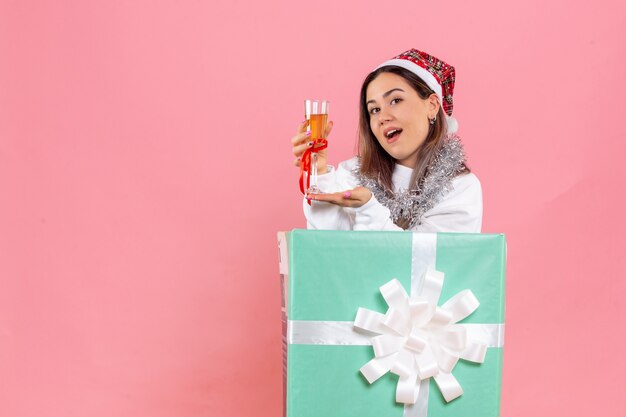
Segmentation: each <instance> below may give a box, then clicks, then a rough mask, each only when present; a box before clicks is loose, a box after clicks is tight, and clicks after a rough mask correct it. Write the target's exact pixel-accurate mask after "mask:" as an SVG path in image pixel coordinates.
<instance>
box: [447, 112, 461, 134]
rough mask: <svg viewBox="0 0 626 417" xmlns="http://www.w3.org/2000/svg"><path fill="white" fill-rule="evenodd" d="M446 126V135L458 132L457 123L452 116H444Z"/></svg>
mask: <svg viewBox="0 0 626 417" xmlns="http://www.w3.org/2000/svg"><path fill="white" fill-rule="evenodd" d="M446 125H447V127H448V134H450V135H451V134H454V133H456V132H458V131H459V122H457V121H456V119H455V118H454V117H452V116H446Z"/></svg>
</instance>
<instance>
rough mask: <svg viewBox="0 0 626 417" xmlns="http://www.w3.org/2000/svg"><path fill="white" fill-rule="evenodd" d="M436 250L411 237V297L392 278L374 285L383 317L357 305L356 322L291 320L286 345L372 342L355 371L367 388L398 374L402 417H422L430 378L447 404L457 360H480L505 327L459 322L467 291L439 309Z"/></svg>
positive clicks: (453, 392) (457, 390)
mask: <svg viewBox="0 0 626 417" xmlns="http://www.w3.org/2000/svg"><path fill="white" fill-rule="evenodd" d="M436 247H437V235H436V234H434V233H413V256H412V268H411V297H409V296H408V295H407V294H406V292H405V290H404V288H403V287H402V285H401V284H400V282H399V281H397V280H395V279H393V280H391V281H389V282H388V283H387V284H385V285H383V286H382V287H380V291H381V293H382V295H383V297H384V299H385V301H386V302H387V304H388V305H389V309H388V310H387V313H386V314H382V313H379V312H376V311H372V310H367V309H364V308H359V310H358V311H357V317H356V319H355V321H354V322H350V321H300V320H289V321H288V323H287V343H289V344H319V345H372V346H373V347H374V355H375V357H374V359H372V360H371V361H369V362H368V363H367V364H365V365H364V366H363V367H362V368H361V372H362V374H363V376H365V378H366V379H367V380H368V381H369V382H370V383H372V382H374V381H376V380H377V379H378V378H380V377H381V376H382V375H384V374H385V373H387V372H389V371H391V372H392V373H395V374H397V375H398V376H399V381H398V385H397V387H396V401H397V402H400V403H404V404H405V407H404V416H405V417H426V416H427V412H428V411H427V409H428V396H429V379H430V378H431V377H432V378H433V379H434V380H435V383H436V384H437V386H438V387H439V389H440V390H441V392H442V394H443V396H444V399H445V400H446V401H451V400H453V399H454V398H457V397H458V396H460V395H461V394H462V393H463V389H462V388H461V386H460V384H459V382H458V381H457V379H456V378H455V377H454V376H453V375H452V370H453V368H454V366H455V365H456V363H457V361H458V360H459V359H465V360H469V361H473V362H482V361H483V360H484V357H485V353H486V349H487V348H488V347H502V346H503V345H504V324H474V323H467V324H465V323H464V324H459V323H457V322H458V321H460V320H463V319H464V318H465V317H467V316H469V315H470V314H471V313H472V312H473V311H475V310H476V308H478V305H479V303H478V300H477V299H476V297H475V296H474V295H473V293H472V292H471V291H470V290H465V291H461V292H459V293H458V294H456V295H455V296H453V297H452V298H450V299H449V300H448V301H447V302H446V303H444V304H443V305H442V306H437V303H438V302H439V297H440V294H441V288H442V287H443V280H444V276H443V273H441V272H438V271H435V270H434V266H435V261H436ZM355 327H356V328H357V329H355ZM376 334H378V336H376Z"/></svg>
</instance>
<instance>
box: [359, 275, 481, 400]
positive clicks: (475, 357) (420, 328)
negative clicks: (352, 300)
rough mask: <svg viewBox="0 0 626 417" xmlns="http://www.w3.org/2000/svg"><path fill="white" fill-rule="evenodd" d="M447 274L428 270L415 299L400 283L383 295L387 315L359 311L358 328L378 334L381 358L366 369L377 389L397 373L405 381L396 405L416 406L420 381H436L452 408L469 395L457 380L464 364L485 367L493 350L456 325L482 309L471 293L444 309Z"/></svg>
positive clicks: (374, 341)
mask: <svg viewBox="0 0 626 417" xmlns="http://www.w3.org/2000/svg"><path fill="white" fill-rule="evenodd" d="M443 281H444V274H443V273H442V272H438V271H435V270H434V269H432V268H429V269H427V271H426V274H425V277H424V280H423V285H422V291H421V293H420V295H418V296H414V297H411V298H409V296H408V295H407V293H406V292H405V290H404V287H402V284H400V282H399V281H398V280H397V279H395V278H394V279H392V280H391V281H389V282H388V283H386V284H385V285H383V286H382V287H380V292H381V294H382V295H383V298H384V299H385V301H386V302H387V304H388V305H389V309H388V310H387V313H386V314H381V313H379V312H377V311H372V310H368V309H366V308H359V309H358V312H357V315H356V319H355V320H354V327H356V328H359V329H362V330H367V331H370V332H373V333H377V334H378V336H374V337H373V338H372V346H373V347H374V355H375V358H374V359H372V360H371V361H369V362H368V363H366V364H365V365H364V366H363V367H362V368H361V373H362V374H363V376H364V377H365V379H367V380H368V382H369V383H370V384H371V383H373V382H374V381H376V380H377V379H378V378H380V377H381V376H383V375H384V374H386V373H387V372H392V373H394V374H396V375H398V376H399V377H400V379H399V381H398V385H397V387H396V402H399V403H404V404H415V401H416V400H417V396H418V394H419V388H420V381H422V380H427V379H428V378H431V377H432V378H434V379H435V382H436V383H437V386H438V387H439V390H440V391H441V393H442V394H443V397H444V399H445V400H446V401H447V402H449V401H452V400H454V399H455V398H457V397H459V396H460V395H461V394H463V389H462V388H461V384H459V382H458V381H457V379H456V378H455V377H454V375H453V374H452V370H453V369H454V367H455V366H456V364H457V362H458V360H459V359H465V360H468V361H472V362H477V363H482V362H484V360H485V354H486V352H487V344H486V343H481V342H479V341H476V340H472V339H470V338H468V336H467V331H466V329H465V327H464V326H463V325H461V324H456V323H457V322H458V321H460V320H463V319H464V318H466V317H467V316H469V315H470V314H472V313H473V312H474V311H475V310H476V309H477V308H478V306H479V305H480V303H479V302H478V299H476V297H475V296H474V294H473V293H472V291H471V290H464V291H461V292H459V293H457V294H456V295H455V296H453V297H452V298H450V299H449V300H448V301H447V302H446V303H444V304H443V305H442V306H441V307H439V306H438V302H439V297H440V295H441V289H442V288H443Z"/></svg>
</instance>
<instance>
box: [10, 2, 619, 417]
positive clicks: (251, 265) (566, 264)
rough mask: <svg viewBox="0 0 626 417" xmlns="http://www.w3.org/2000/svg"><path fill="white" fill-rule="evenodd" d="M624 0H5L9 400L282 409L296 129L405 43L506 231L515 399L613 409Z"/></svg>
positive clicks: (43, 408)
mask: <svg viewBox="0 0 626 417" xmlns="http://www.w3.org/2000/svg"><path fill="white" fill-rule="evenodd" d="M623 4H624V3H623V2H620V1H617V0H614V1H608V0H600V1H593V2H587V1H585V2H583V1H565V0H556V1H549V2H546V1H545V0H529V1H522V2H512V3H507V2H504V3H503V2H502V1H495V0H494V1H486V0H482V1H457V2H430V3H426V2H416V1H404V0H403V1H396V2H382V1H346V2H343V1H328V0H320V1H317V2H310V3H309V4H307V3H299V4H295V3H294V2H293V1H287V0H285V1H275V2H269V3H268V2H255V1H251V0H247V1H245V0H242V1H238V0H234V1H211V2H199V1H193V2H192V1H186V2H183V1H158V2H155V1H146V0H141V1H126V2H123V1H106V2H105V1H102V2H96V1H85V0H76V1H9V0H2V1H1V2H0V416H11V417H14V416H15V417H21V416H29V417H30V416H33V417H34V416H37V417H39V416H47V417H56V416H64V417H71V416H81V417H82V416H90V417H99V416H118V417H125V416H139V415H141V416H176V417H188V416H221V415H228V416H252V415H254V416H261V417H264V416H268V417H269V416H279V415H280V411H281V389H282V388H281V339H280V337H281V334H280V331H281V327H280V310H279V303H280V300H279V295H280V291H279V284H278V266H277V249H276V244H275V236H276V232H277V231H279V230H288V229H291V228H294V227H303V226H304V225H305V223H304V221H303V217H302V214H301V208H300V195H299V191H298V190H297V186H296V174H297V173H296V170H295V169H294V167H293V166H292V165H291V164H292V156H291V153H290V146H289V143H288V142H289V138H290V137H291V136H292V134H293V130H294V129H295V125H296V124H297V123H298V122H299V121H300V120H301V119H302V109H301V107H302V106H301V101H302V99H303V98H305V97H320V98H321V97H323V98H327V99H329V100H331V101H332V103H333V104H332V109H331V112H332V118H333V119H334V120H335V122H336V124H335V131H334V132H333V134H332V136H331V138H330V139H331V153H332V154H331V160H332V161H335V162H337V161H339V160H341V159H345V158H347V157H349V156H350V155H351V152H352V150H353V148H354V139H355V132H356V115H357V95H358V89H359V86H360V83H361V81H362V79H363V77H364V76H365V75H366V74H367V73H368V71H369V70H371V69H372V68H373V67H374V66H376V65H377V64H379V63H380V62H381V61H382V60H384V59H387V58H390V57H391V56H393V55H395V54H397V53H399V52H402V51H403V50H405V49H408V48H410V47H416V48H421V49H424V50H426V51H429V52H431V53H433V54H435V55H438V56H441V57H442V58H444V59H446V60H448V61H449V62H450V63H452V64H453V65H455V66H456V68H457V76H458V78H457V91H456V93H455V115H456V117H457V118H458V120H459V122H460V134H461V136H462V137H463V138H464V141H465V144H466V149H467V152H468V154H469V158H470V163H471V167H472V169H473V170H474V172H475V173H476V174H477V175H478V176H479V178H480V179H481V181H482V184H483V188H484V195H485V212H484V231H485V232H504V233H506V234H507V237H508V250H509V262H508V274H507V275H508V276H507V278H508V287H507V301H508V306H507V339H506V345H507V346H506V354H505V368H504V381H503V384H504V385H503V401H502V415H503V416H507V417H510V416H530V415H532V416H554V415H567V416H589V415H603V416H621V415H623V414H624V411H623V410H620V404H622V403H623V401H622V398H621V397H622V396H623V390H624V383H623V376H624V374H625V373H626V360H625V359H624V355H623V352H624V347H625V346H624V343H623V340H622V339H623V337H624V319H625V318H626V317H625V314H626V303H625V302H624V300H623V297H624V295H625V294H626V284H625V282H626V280H625V279H624V276H623V275H624V271H625V270H626V261H625V259H626V256H624V254H623V253H622V251H623V250H624V235H625V234H626V222H625V221H624V217H623V214H622V213H623V211H624V209H625V207H624V204H623V200H624V199H623V192H624V187H623V180H624V178H625V177H626V176H625V172H624V168H623V165H624V164H623V161H624V152H625V151H626V146H625V145H624V137H625V135H626V128H625V127H624V123H623V120H624V116H625V115H626V112H625V108H624V107H625V106H624V104H623V103H624V96H625V95H626V84H625V83H624V81H623V78H622V77H623V75H624V74H626V56H625V55H626V54H625V52H624V51H625V49H624V46H623V45H624V44H625V43H626V42H625V39H624V38H625V36H624V29H623V28H624V27H625V24H626V20H625V17H624V16H626V13H625V11H626V10H625V7H624V5H623Z"/></svg>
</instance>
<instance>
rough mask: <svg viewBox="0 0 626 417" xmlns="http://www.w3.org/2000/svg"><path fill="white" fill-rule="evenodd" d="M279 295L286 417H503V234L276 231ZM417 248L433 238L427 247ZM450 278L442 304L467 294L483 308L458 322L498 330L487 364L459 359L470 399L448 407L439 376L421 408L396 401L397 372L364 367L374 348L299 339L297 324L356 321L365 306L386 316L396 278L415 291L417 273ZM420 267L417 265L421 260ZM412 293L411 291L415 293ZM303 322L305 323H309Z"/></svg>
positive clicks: (459, 375) (465, 396) (458, 370)
mask: <svg viewBox="0 0 626 417" xmlns="http://www.w3.org/2000/svg"><path fill="white" fill-rule="evenodd" d="M278 242H279V251H280V274H281V284H282V291H283V294H282V295H283V297H282V299H283V305H282V310H283V348H284V414H285V416H287V417H309V416H310V417H348V416H359V417H370V416H371V417H382V416H385V417H394V416H397V417H402V416H407V417H409V416H411V417H418V416H419V417H425V416H426V415H427V416H428V417H440V416H455V417H459V416H467V417H470V416H471V417H491V416H499V415H500V393H501V379H502V349H503V348H502V341H503V329H504V280H505V263H506V242H505V237H504V235H501V234H461V233H437V234H427V233H420V234H417V233H413V232H363V231H358V232H347V231H318V230H293V231H291V232H281V233H279V234H278ZM416 242H427V243H426V244H425V245H424V244H423V243H418V244H416ZM424 262H426V263H428V262H430V263H431V264H434V265H431V266H433V267H434V268H435V269H436V270H437V271H441V272H443V273H444V274H445V279H444V283H443V288H442V291H441V296H440V298H439V303H438V305H441V304H443V303H444V302H445V301H447V300H448V299H449V298H450V297H452V296H453V295H455V294H457V293H458V292H460V291H463V290H466V289H470V290H471V291H472V292H473V293H474V295H475V296H476V298H477V299H478V301H479V302H480V306H479V307H478V309H477V310H475V311H474V312H473V313H472V314H471V315H469V316H468V317H467V318H465V319H464V320H462V321H460V322H459V323H462V324H470V323H476V324H480V325H490V326H492V327H493V325H495V326H496V327H497V328H498V329H499V330H498V333H499V334H498V338H499V340H500V342H499V344H498V347H488V348H487V353H486V356H485V360H484V362H483V363H473V362H467V361H464V360H459V362H458V363H457V365H456V366H455V367H454V370H453V371H452V374H453V375H454V376H455V377H456V379H457V380H458V382H459V383H460V385H461V387H462V388H463V391H464V393H463V394H462V395H461V396H460V397H458V398H456V399H454V400H452V401H451V402H446V401H445V400H444V398H443V396H442V394H441V392H440V391H439V389H438V388H437V386H436V384H435V382H434V381H433V378H430V379H429V382H423V383H422V385H421V387H424V386H425V388H426V389H421V392H420V395H421V396H425V397H424V398H423V399H422V401H421V407H422V408H423V407H427V412H426V410H424V409H418V407H417V406H406V407H405V405H404V404H401V403H396V398H395V396H396V384H397V382H398V376H397V375H394V374H392V373H390V372H388V373H387V374H385V375H384V376H382V377H381V378H380V379H378V380H377V381H375V382H373V383H372V384H369V383H368V381H367V380H366V379H365V378H364V377H363V375H362V374H361V373H360V371H359V369H360V368H361V367H362V366H363V365H364V364H366V363H367V362H369V361H370V360H371V359H372V358H374V352H373V349H372V346H367V345H365V346H363V345H350V344H341V343H340V342H339V343H336V342H333V343H330V344H316V343H317V342H305V343H302V341H298V340H295V341H294V338H293V333H292V330H293V326H292V325H293V324H294V323H301V322H319V321H332V322H352V321H354V319H355V316H356V312H357V310H358V308H359V307H365V308H367V309H370V310H374V311H378V312H380V313H383V314H384V313H385V312H386V311H387V308H388V306H387V304H386V302H385V300H384V299H383V297H382V295H381V293H380V290H379V288H380V287H381V286H382V285H384V284H385V283H387V282H388V281H390V280H391V279H393V278H396V279H398V280H399V281H400V283H401V284H402V285H403V286H404V288H405V289H406V291H407V293H408V294H411V283H412V277H413V285H415V275H416V274H418V273H419V274H421V272H416V271H419V268H422V267H424V265H423V263H424ZM420 263H421V264H422V265H420V266H419V267H418V266H417V264H420ZM415 291H416V290H415V289H414V291H413V293H415ZM305 324H306V323H305Z"/></svg>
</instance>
